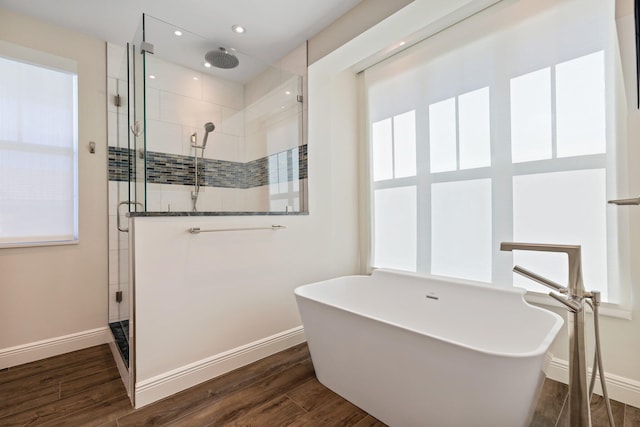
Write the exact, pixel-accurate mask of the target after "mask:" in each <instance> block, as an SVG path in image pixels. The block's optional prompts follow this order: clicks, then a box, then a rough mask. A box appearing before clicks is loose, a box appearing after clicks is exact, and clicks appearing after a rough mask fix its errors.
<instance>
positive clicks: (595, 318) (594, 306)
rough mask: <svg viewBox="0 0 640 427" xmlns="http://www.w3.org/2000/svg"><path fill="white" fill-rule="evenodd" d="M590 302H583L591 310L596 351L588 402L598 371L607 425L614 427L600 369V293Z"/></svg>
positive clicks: (604, 382) (605, 385)
mask: <svg viewBox="0 0 640 427" xmlns="http://www.w3.org/2000/svg"><path fill="white" fill-rule="evenodd" d="M591 294H592V297H591V299H592V301H593V302H591V301H589V300H586V299H585V302H586V303H587V304H589V306H590V307H591V309H592V310H593V332H594V335H595V343H596V349H595V354H594V356H593V368H592V369H591V382H590V384H589V402H591V397H592V396H593V388H594V386H595V385H596V374H597V373H598V371H600V384H601V385H602V397H603V398H604V403H605V406H606V407H607V416H608V417H609V425H610V426H611V427H615V423H614V422H613V413H612V412H611V401H610V400H609V394H608V393H607V384H606V381H605V378H604V369H603V368H602V352H601V349H600V319H599V317H600V316H599V309H598V307H599V306H600V292H598V291H593V292H591Z"/></svg>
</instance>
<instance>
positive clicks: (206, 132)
mask: <svg viewBox="0 0 640 427" xmlns="http://www.w3.org/2000/svg"><path fill="white" fill-rule="evenodd" d="M215 128H216V127H215V125H214V124H213V123H211V122H207V123H205V124H204V139H203V140H202V149H203V150H204V148H205V147H206V146H207V137H208V136H209V134H210V133H211V132H213V130H214V129H215Z"/></svg>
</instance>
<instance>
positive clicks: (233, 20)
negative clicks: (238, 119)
mask: <svg viewBox="0 0 640 427" xmlns="http://www.w3.org/2000/svg"><path fill="white" fill-rule="evenodd" d="M360 1H361V0H179V1H178V0H26V1H25V0H0V8H6V9H9V10H13V11H16V12H20V13H23V14H26V15H30V16H33V17H36V18H39V19H42V20H45V21H48V22H51V23H54V24H57V25H60V26H63V27H66V28H69V29H72V30H75V31H78V32H81V33H84V34H87V35H90V36H93V37H95V38H98V39H100V40H105V41H107V42H110V43H113V44H117V45H120V46H125V45H126V44H127V42H131V41H132V40H133V38H134V35H135V34H136V32H137V30H138V28H139V26H140V24H141V21H142V14H143V13H145V14H148V15H151V16H153V17H154V18H157V19H159V20H161V21H165V22H167V23H170V24H172V25H175V26H176V27H180V28H182V29H185V30H187V31H189V32H191V33H194V34H197V35H199V36H201V37H202V39H206V40H210V41H211V44H212V49H215V48H217V47H219V46H224V47H226V48H233V49H236V50H237V51H238V52H242V53H243V54H245V55H248V56H250V57H252V58H256V59H258V60H260V62H263V63H273V62H275V61H277V60H279V59H280V58H282V57H283V56H284V55H286V54H287V53H289V52H290V51H292V50H293V49H295V48H296V47H298V46H300V45H301V44H302V43H303V42H304V41H305V40H308V39H309V38H311V37H312V36H313V35H315V34H316V33H318V32H319V31H320V30H322V29H323V28H325V27H326V26H328V25H329V24H330V23H332V22H333V21H335V20H336V19H337V18H338V17H340V16H341V15H343V14H344V13H345V12H347V11H348V10H349V9H351V8H352V7H354V6H355V5H357V4H358V3H359V2H360ZM235 24H238V25H242V26H244V27H245V28H246V32H245V33H244V34H241V35H239V34H236V33H234V32H233V31H232V30H231V27H232V26H233V25H235Z"/></svg>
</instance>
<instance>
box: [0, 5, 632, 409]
mask: <svg viewBox="0 0 640 427" xmlns="http://www.w3.org/2000/svg"><path fill="white" fill-rule="evenodd" d="M380 3H381V2H375V1H362V2H360V3H359V6H358V8H357V9H354V11H353V12H352V13H351V15H348V16H347V18H345V19H343V20H342V21H338V22H337V23H335V24H334V26H333V27H332V29H331V31H327V32H325V33H321V34H319V35H318V37H314V38H311V39H310V40H309V45H308V50H309V51H308V55H309V64H310V66H309V71H308V73H309V87H308V109H309V122H308V128H307V129H306V132H307V135H308V147H309V156H308V174H309V180H308V212H309V213H308V215H282V216H276V217H273V216H231V217H229V216H214V217H181V218H168V217H159V218H158V217H154V218H144V219H143V220H142V221H141V222H139V223H136V225H135V227H136V233H141V234H137V239H136V242H137V245H136V249H137V250H138V249H139V250H140V251H141V252H143V253H144V254H145V255H146V256H148V257H150V258H153V259H155V260H161V262H157V264H158V265H160V266H162V268H161V269H158V268H154V269H152V270H153V271H149V276H148V277H149V280H150V281H153V282H154V283H162V282H163V281H164V283H166V284H167V286H169V285H170V282H171V280H172V279H174V278H181V279H180V280H181V282H183V283H188V284H190V286H191V287H192V289H190V291H193V292H197V291H198V289H197V287H198V286H200V285H202V284H206V283H208V281H209V280H210V277H212V276H213V277H219V278H220V279H219V281H218V283H225V284H226V285H228V286H229V287H230V288H231V287H232V286H233V285H238V286H242V294H243V295H242V296H243V299H242V302H241V304H242V305H241V306H240V307H237V313H235V314H234V313H232V315H233V316H234V317H232V319H233V320H231V321H225V322H224V324H225V326H226V327H228V330H227V331H226V332H225V331H221V330H220V329H217V328H215V327H214V326H215V325H219V323H220V322H222V321H221V320H220V319H208V320H209V321H210V322H213V323H212V324H206V325H202V328H201V330H198V331H194V332H197V333H196V334H194V339H195V340H201V339H203V338H202V336H207V339H208V342H209V343H212V345H213V343H214V342H218V343H222V341H223V340H224V339H229V341H228V342H226V343H222V344H221V345H223V346H226V348H207V349H205V350H204V351H203V353H202V355H201V358H206V357H208V356H210V355H211V354H218V353H220V351H221V350H228V349H231V348H237V347H239V346H242V345H245V344H249V343H252V342H256V341H259V340H261V339H265V338H268V337H272V336H274V335H277V334H281V333H283V332H286V331H291V333H290V334H289V335H286V337H288V339H290V340H291V341H290V342H291V343H293V342H296V340H297V339H301V336H302V335H301V329H300V326H301V323H300V319H299V315H298V312H297V307H296V305H295V301H294V300H293V296H292V295H293V289H294V288H295V287H297V286H299V285H302V284H305V283H312V282H317V281H320V280H324V279H328V278H332V277H338V276H344V275H352V274H359V273H364V272H366V269H365V267H364V266H367V265H368V264H369V263H370V261H369V257H370V255H369V252H368V250H367V249H366V248H367V247H368V245H369V243H368V241H367V240H368V236H369V233H368V229H369V224H368V220H367V214H366V212H365V210H364V206H367V205H368V203H369V200H367V197H368V196H367V194H365V192H362V191H360V190H359V188H360V187H361V182H362V181H366V179H367V177H366V176H363V173H362V172H361V168H360V167H359V165H361V164H362V162H364V159H362V157H361V155H360V153H361V152H362V151H363V149H362V147H363V145H362V144H364V143H363V141H361V135H362V130H361V129H360V128H359V127H358V123H360V122H361V119H360V116H359V115H360V114H361V109H360V108H359V103H360V102H361V101H360V99H359V95H358V86H359V81H358V76H357V75H356V74H355V73H354V71H353V69H352V67H353V66H354V65H356V64H359V63H360V62H361V61H364V60H365V59H367V58H370V57H371V56H373V55H374V54H376V53H378V52H380V51H382V50H384V49H385V48H386V47H388V45H389V43H391V42H395V41H396V40H400V39H401V38H402V37H404V36H405V35H407V34H411V33H413V32H416V31H418V30H419V29H420V28H422V27H424V26H425V25H426V24H427V23H428V22H427V21H428V18H425V17H426V16H441V15H442V13H443V9H444V6H443V5H441V4H440V5H436V4H434V2H424V1H414V2H389V3H393V4H394V6H393V7H392V6H390V5H388V6H386V7H389V8H394V7H395V8H397V9H399V10H398V11H397V12H396V11H395V10H393V11H392V10H388V9H385V6H383V5H381V4H380ZM407 3H409V5H408V6H407V7H405V8H403V7H404V6H405V4H407ZM459 3H460V4H466V3H474V2H459ZM631 3H632V2H624V1H618V2H617V8H618V10H617V15H616V16H617V17H618V22H619V23H620V24H619V25H620V26H619V28H618V31H622V30H626V31H629V28H631V31H632V27H629V25H632V24H629V22H628V21H629V19H632V14H633V12H632V9H633V7H632V4H631ZM2 6H3V3H0V7H2ZM439 7H441V8H443V9H439ZM393 12H396V13H393ZM2 15H3V16H2V18H1V19H2V22H1V23H2V25H0V35H1V38H2V39H3V40H7V41H9V42H12V43H22V44H25V45H26V46H27V47H31V48H34V49H40V50H50V51H51V52H54V53H56V54H57V55H60V56H64V57H75V56H74V55H76V54H75V53H74V51H76V50H77V51H79V50H80V49H83V52H85V51H88V52H93V53H86V54H84V53H83V55H86V56H87V58H86V59H84V60H82V61H83V62H80V67H81V68H82V69H83V70H86V71H85V72H86V73H87V77H85V78H84V79H82V80H81V81H79V85H80V88H81V91H89V92H90V93H92V94H93V96H92V97H91V99H90V100H89V101H88V104H85V112H86V114H85V118H86V119H85V120H82V121H80V122H79V149H78V155H79V157H80V159H79V164H78V167H79V176H80V177H81V179H80V180H79V182H78V185H79V194H80V195H81V197H80V216H79V220H80V224H79V228H80V234H81V239H82V246H81V247H78V246H58V247H46V248H45V247H42V248H6V249H5V248H3V249H2V251H1V252H0V270H1V271H2V272H3V280H2V282H3V286H2V301H4V302H3V306H2V310H1V312H2V315H1V316H2V320H3V324H5V325H9V324H10V325H12V326H11V328H3V329H2V334H1V335H0V348H1V349H2V350H0V351H1V353H0V354H1V356H2V359H3V360H6V366H13V365H15V364H19V363H25V362H27V361H31V360H38V359H40V358H44V357H49V356H52V355H54V354H60V353H62V352H66V351H72V350H76V349H80V348H85V347H90V346H92V345H97V344H102V343H104V342H106V340H107V339H108V329H107V320H106V319H107V318H108V311H107V310H108V298H110V296H108V294H107V282H108V261H107V260H108V258H109V253H108V249H107V248H108V245H107V243H108V235H107V227H108V218H107V215H106V212H108V209H109V205H108V204H107V187H108V184H107V152H106V146H107V145H106V135H107V120H106V119H105V117H106V116H107V111H106V110H107V102H108V93H107V91H106V85H105V82H106V71H105V70H106V63H105V59H104V57H105V46H104V43H103V42H100V41H96V40H95V39H92V38H88V37H87V38H85V37H80V36H79V35H78V33H77V32H75V31H73V30H69V29H61V28H59V27H58V26H56V25H54V24H50V23H45V22H41V21H38V20H32V19H31V18H28V17H26V16H23V15H20V14H18V13H15V12H9V11H6V13H5V10H3V14H2ZM387 15H391V18H392V19H384V18H386V17H387ZM139 19H140V17H139V16H137V17H136V20H139ZM433 19H434V21H436V18H433ZM348 20H355V21H356V22H362V23H363V24H362V25H363V28H366V27H367V26H371V28H370V29H369V30H368V31H367V32H366V33H365V34H362V35H360V36H358V37H355V34H356V33H354V32H355V31H356V30H353V29H351V28H348V27H347V26H346V23H345V22H346V21H348ZM374 21H375V22H374ZM377 21H381V23H380V24H378V25H375V26H374V23H377ZM436 24H439V23H438V22H436ZM440 24H441V23H440ZM623 24H624V25H626V26H623ZM360 32H363V31H362V30H357V33H360ZM333 38H337V39H339V40H333ZM70 39H72V40H73V43H70V41H69V40H70ZM624 40H625V42H626V43H627V45H625V46H624V49H623V58H622V59H623V65H624V67H625V79H628V78H629V77H628V72H627V70H628V69H629V67H631V68H632V67H633V57H634V55H635V53H634V52H633V46H632V42H631V41H630V40H631V39H630V38H629V37H626V38H624ZM347 41H348V43H347ZM341 45H342V46H341ZM338 46H341V47H339V48H338ZM629 52H631V53H629ZM79 61H80V60H79ZM631 75H633V73H631ZM632 86H633V84H632V83H630V84H628V87H629V88H631V87H632ZM627 98H628V99H627V102H628V103H629V104H630V105H631V104H633V102H634V100H635V92H634V89H627ZM637 114H638V112H637V109H632V108H629V110H628V116H627V117H626V118H623V120H624V121H625V122H626V123H627V127H626V130H627V132H628V140H629V141H634V140H635V139H636V137H637V134H638V132H640V129H639V128H638V124H637V123H638V117H637V116H636V115H637ZM203 125H204V122H203V123H202V124H201V125H199V126H198V127H199V128H200V129H197V132H198V138H199V141H201V138H202V137H203V135H204V131H203V129H202V126H203ZM214 132H215V131H214ZM212 135H213V134H212ZM92 140H94V141H96V143H97V149H96V153H95V154H94V155H91V154H90V153H89V152H88V150H87V149H86V147H85V146H86V144H88V141H92ZM187 142H188V141H187ZM208 149H209V148H208ZM627 150H628V153H627V158H628V159H629V163H630V165H629V171H628V173H629V177H628V186H627V188H626V192H624V193H620V194H617V195H615V197H621V198H622V197H627V196H634V195H636V194H639V193H640V188H638V187H639V184H638V183H639V180H638V178H639V177H638V176H637V173H638V172H637V171H636V169H635V168H634V167H633V164H632V163H631V161H632V159H636V158H637V156H638V154H640V153H638V152H637V147H635V146H634V144H629V146H628V147H627ZM163 208H164V207H163ZM550 209H552V208H550ZM171 210H175V209H174V208H173V207H172V208H171ZM627 212H628V214H629V218H628V219H629V230H630V234H629V241H630V252H629V256H630V257H631V259H633V258H634V255H636V254H637V253H638V252H637V250H636V248H637V246H636V245H637V244H638V243H637V242H640V236H639V235H638V225H639V224H638V222H637V221H638V219H637V217H636V215H637V214H636V212H635V211H634V210H633V207H630V208H628V211H627ZM274 218H275V219H274ZM138 220H139V219H136V221H138ZM272 224H279V225H283V226H285V227H286V229H283V230H278V231H274V232H273V233H271V232H269V233H266V234H264V233H263V232H249V233H247V234H237V235H226V236H220V235H216V236H215V237H214V236H213V235H212V234H204V233H203V234H200V235H197V236H196V235H190V234H189V233H187V232H186V230H187V229H189V228H192V227H200V228H203V229H205V228H233V227H255V226H271V225H272ZM138 236H139V237H138ZM174 237H175V238H174ZM140 242H142V247H141V246H139V244H140ZM496 250H497V248H496ZM212 260H216V263H213V262H212ZM146 261H147V260H145V259H144V258H137V259H136V263H137V264H138V263H139V264H141V268H144V265H145V262H146ZM33 266H38V268H37V269H36V268H33ZM156 267H157V266H156ZM630 270H631V271H630V277H631V279H632V280H630V281H629V283H630V289H629V290H628V291H627V292H628V293H627V294H626V296H625V298H624V299H623V300H621V304H620V305H621V307H620V309H619V312H616V311H615V310H612V311H613V315H612V313H609V314H608V315H607V314H604V315H603V318H602V325H601V328H602V337H603V352H604V356H605V368H606V370H607V377H608V378H610V381H612V385H610V394H611V396H612V398H614V399H616V400H618V401H621V402H624V403H627V404H629V405H632V406H636V407H637V406H640V398H639V397H638V396H639V394H640V385H639V384H640V383H639V382H640V368H639V367H638V366H637V363H636V359H637V355H638V354H639V351H640V337H639V336H638V334H637V330H638V325H637V322H638V320H637V318H638V309H639V308H638V302H637V300H636V298H632V295H635V294H636V292H637V291H638V286H640V285H638V283H640V281H638V280H637V278H638V277H640V271H638V270H637V267H636V266H635V265H634V263H631V265H630ZM184 278H188V280H186V279H184ZM587 286H588V284H587ZM201 290H202V289H201ZM265 290H269V292H268V293H264V292H265ZM8 302H11V303H8ZM179 302H180V301H174V303H175V305H174V307H175V310H176V311H178V312H179V311H180V310H185V311H186V310H188V307H184V306H181V305H180V304H179ZM203 304H204V302H203ZM25 313H28V315H25ZM558 313H561V311H559V310H558ZM616 313H617V315H616ZM249 314H250V315H249ZM198 334H202V335H198ZM216 334H227V335H226V336H224V337H222V336H216ZM285 344H287V342H286V340H285V341H284V342H283V345H285ZM551 352H552V353H553V355H554V359H553V360H552V361H551V363H550V368H549V371H547V375H549V376H552V377H554V378H555V379H558V380H560V381H562V380H564V381H565V382H566V378H565V377H563V375H564V376H566V375H567V372H566V365H563V363H562V362H563V361H566V359H567V351H566V340H564V341H563V340H562V339H559V340H558V342H557V343H556V344H554V346H553V347H552V351H551ZM178 363H180V362H179V361H178ZM4 366H5V365H4V364H3V366H2V367H4ZM149 377H153V373H150V374H149Z"/></svg>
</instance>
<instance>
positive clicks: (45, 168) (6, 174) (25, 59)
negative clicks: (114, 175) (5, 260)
mask: <svg viewBox="0 0 640 427" xmlns="http://www.w3.org/2000/svg"><path fill="white" fill-rule="evenodd" d="M0 48H1V49H0V245H3V246H13V245H25V244H26V245H30V244H57V243H65V242H74V241H77V239H78V225H77V224H78V213H77V211H78V209H77V206H78V200H77V175H78V168H77V145H78V144H77V75H76V73H75V65H74V64H65V65H66V69H60V68H57V67H54V66H51V65H50V64H51V62H52V61H51V60H50V58H49V56H48V55H45V54H42V55H39V54H38V53H37V52H35V51H32V50H28V49H20V48H18V47H16V46H10V47H7V45H6V44H3V45H2V46H0ZM7 51H10V53H11V55H7V54H6V52H7ZM15 53H18V55H15ZM54 62H56V61H54ZM63 62H64V61H63Z"/></svg>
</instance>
